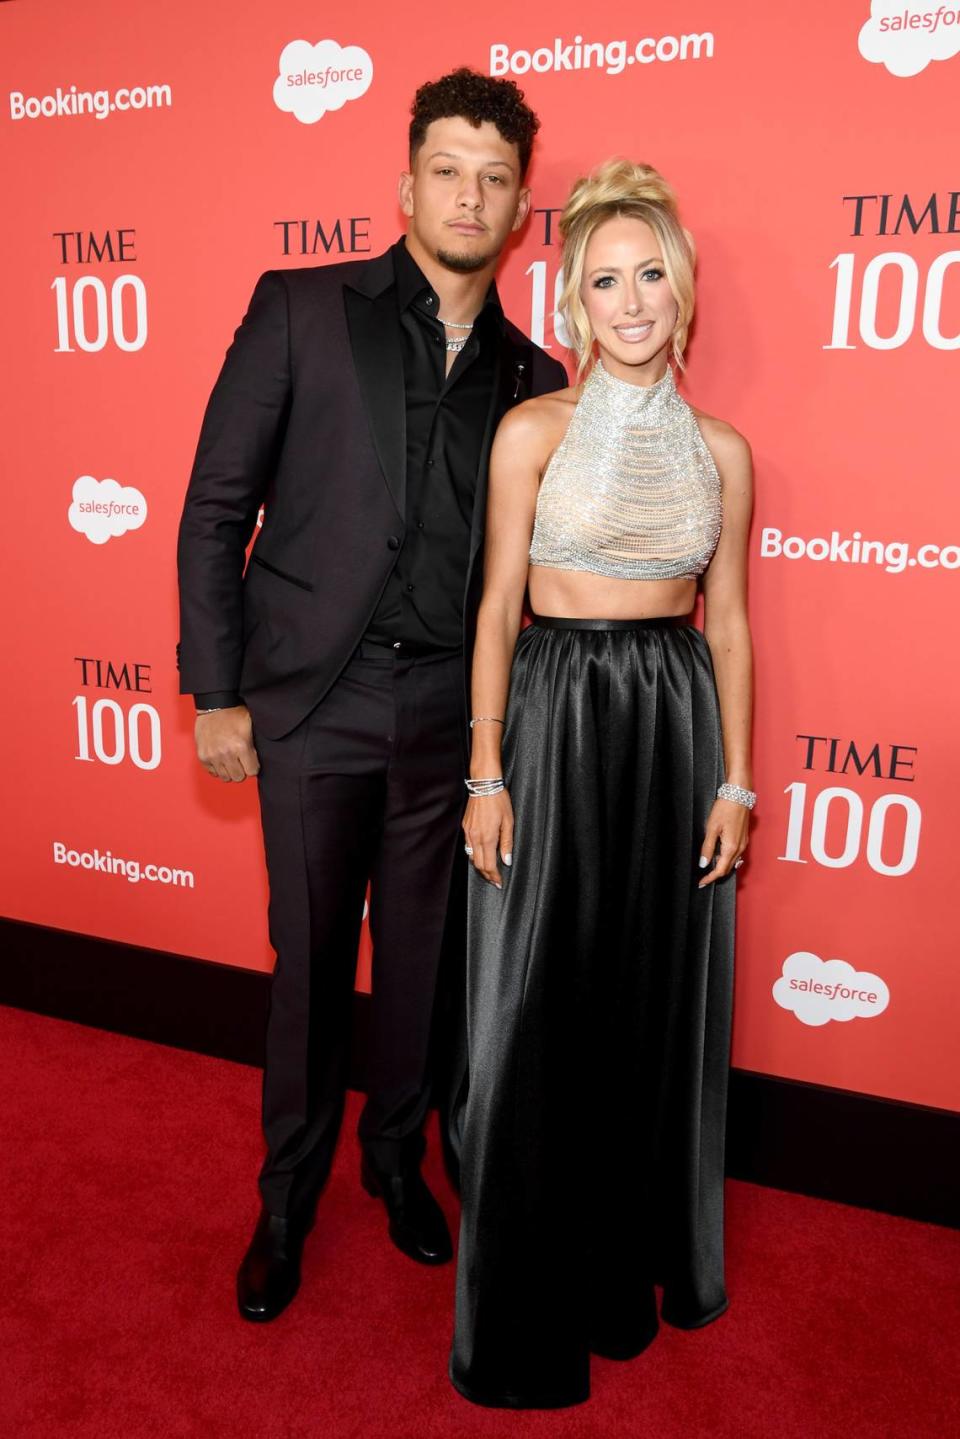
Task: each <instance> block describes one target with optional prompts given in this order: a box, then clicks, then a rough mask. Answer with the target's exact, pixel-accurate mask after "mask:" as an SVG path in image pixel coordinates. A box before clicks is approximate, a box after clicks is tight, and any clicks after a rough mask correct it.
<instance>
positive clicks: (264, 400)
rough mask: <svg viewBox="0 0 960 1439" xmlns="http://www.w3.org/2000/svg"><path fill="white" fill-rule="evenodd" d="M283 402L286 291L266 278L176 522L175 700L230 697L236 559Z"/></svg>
mask: <svg viewBox="0 0 960 1439" xmlns="http://www.w3.org/2000/svg"><path fill="white" fill-rule="evenodd" d="M290 394H291V373H290V324H289V310H288V299H287V287H286V285H285V283H284V280H283V276H282V274H281V273H280V272H278V271H276V270H274V271H268V272H267V273H266V274H265V275H262V276H261V277H260V279H259V280H258V281H257V285H256V288H255V290H254V292H253V297H252V299H251V301H250V306H249V309H248V310H247V313H246V315H245V316H244V319H243V322H242V324H241V325H240V328H239V329H238V330H237V332H236V335H235V336H234V340H233V344H232V345H231V346H230V349H229V350H228V351H227V356H226V359H225V360H224V363H223V369H222V370H221V371H220V376H219V378H218V380H217V383H216V385H215V386H214V389H213V393H212V395H211V396H210V401H209V404H208V405H207V409H206V414H205V415H204V419H203V426H202V428H201V431H200V441H199V444H198V446H197V455H196V459H195V461H194V465H193V473H192V474H191V476H190V484H189V486H188V489H187V497H186V501H185V503H184V507H183V515H182V517H181V520H180V534H179V540H178V544H177V569H178V574H179V582H180V643H179V645H178V646H177V655H178V664H179V668H180V692H181V694H188V693H197V692H207V693H209V692H211V691H229V692H236V691H237V689H238V686H239V682H240V666H241V661H242V657H243V567H244V558H245V554H246V547H247V545H248V544H249V541H250V537H251V535H252V534H253V530H254V526H255V525H256V520H257V513H258V511H259V508H260V505H261V504H262V503H263V500H264V497H265V495H266V492H267V488H268V486H269V483H270V479H271V476H272V474H273V468H274V464H275V461H276V457H277V454H278V452H279V449H280V446H281V444H282V442H283V434H284V429H285V426H286V419H287V413H288V409H289V404H290Z"/></svg>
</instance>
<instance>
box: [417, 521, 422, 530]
mask: <svg viewBox="0 0 960 1439" xmlns="http://www.w3.org/2000/svg"><path fill="white" fill-rule="evenodd" d="M417 529H418V530H422V529H423V520H417Z"/></svg>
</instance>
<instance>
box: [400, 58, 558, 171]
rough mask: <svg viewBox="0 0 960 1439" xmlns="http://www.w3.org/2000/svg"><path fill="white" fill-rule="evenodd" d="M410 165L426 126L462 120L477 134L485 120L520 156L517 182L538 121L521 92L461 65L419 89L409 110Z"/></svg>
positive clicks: (508, 82) (512, 84)
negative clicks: (436, 122)
mask: <svg viewBox="0 0 960 1439" xmlns="http://www.w3.org/2000/svg"><path fill="white" fill-rule="evenodd" d="M410 113H411V115H412V116H413V119H412V120H411V121H410V164H411V165H412V164H413V162H414V160H415V159H416V156H417V151H418V150H419V149H420V146H421V145H422V144H423V142H424V140H425V139H426V136H427V126H428V125H430V124H431V123H432V122H433V121H434V120H449V119H453V118H454V117H458V118H459V117H462V118H463V119H464V120H469V122H470V124H471V125H473V127H474V128H475V129H477V130H479V128H480V126H481V125H482V124H483V122H484V121H485V120H489V122H490V124H491V125H495V126H496V127H497V129H498V130H499V132H500V134H501V135H502V136H503V138H504V140H506V141H507V143H508V144H510V145H516V147H517V150H518V152H519V156H520V178H521V180H522V179H523V177H524V175H525V174H526V173H527V166H528V165H529V164H530V154H531V151H532V150H533V137H534V135H536V133H537V131H538V130H539V129H540V121H539V120H538V119H537V117H536V115H535V114H534V113H533V111H532V110H531V109H530V107H529V105H525V104H524V102H523V91H522V90H521V89H520V87H519V86H518V85H517V84H515V83H514V81H513V80H494V79H493V78H492V77H491V76H489V75H481V74H480V73H479V72H478V71H476V70H470V69H468V68H467V67H466V66H465V65H462V66H461V67H460V69H459V70H452V71H451V72H450V74H449V75H442V76H441V77H440V79H439V80H430V81H428V82H427V84H426V85H421V86H420V89H419V90H418V91H417V93H416V95H415V96H414V100H413V104H412V105H411V107H410Z"/></svg>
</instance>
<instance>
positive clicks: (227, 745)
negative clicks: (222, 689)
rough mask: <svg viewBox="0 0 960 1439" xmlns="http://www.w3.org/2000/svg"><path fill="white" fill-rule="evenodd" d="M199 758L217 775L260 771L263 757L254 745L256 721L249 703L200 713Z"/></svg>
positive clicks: (233, 777)
mask: <svg viewBox="0 0 960 1439" xmlns="http://www.w3.org/2000/svg"><path fill="white" fill-rule="evenodd" d="M194 736H195V738H196V741H197V758H198V759H199V761H200V763H201V764H202V765H203V767H204V769H205V770H207V771H208V772H209V773H210V774H212V775H213V776H214V777H215V778H216V779H224V780H244V779H246V777H247V775H248V774H249V775H254V774H258V773H259V771H260V761H259V760H258V759H257V752H256V750H255V749H254V747H253V724H252V723H251V720H250V711H249V710H248V709H247V707H246V705H231V706H230V708H229V709H222V710H213V711H212V713H211V714H206V715H197V722H196V726H195V728H194Z"/></svg>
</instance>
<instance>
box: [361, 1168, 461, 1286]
mask: <svg viewBox="0 0 960 1439" xmlns="http://www.w3.org/2000/svg"><path fill="white" fill-rule="evenodd" d="M360 1183H361V1184H362V1185H363V1187H364V1189H365V1190H366V1191H367V1193H368V1194H372V1195H373V1197H374V1198H375V1199H382V1200H383V1202H384V1204H385V1205H386V1207H387V1214H388V1215H389V1216H390V1224H389V1227H388V1233H389V1235H390V1238H391V1239H392V1240H393V1242H394V1244H395V1245H396V1246H397V1248H398V1249H399V1250H400V1251H401V1253H403V1254H406V1255H408V1256H409V1258H411V1259H416V1260H418V1261H419V1263H420V1264H446V1263H447V1262H448V1260H450V1259H452V1258H453V1245H452V1244H451V1242H450V1231H449V1229H448V1228H447V1221H446V1220H445V1219H444V1217H443V1210H442V1209H441V1208H440V1206H439V1204H438V1203H437V1201H436V1200H435V1199H434V1197H433V1195H432V1194H431V1193H430V1191H429V1189H428V1188H427V1186H426V1184H425V1183H424V1181H423V1176H422V1175H421V1173H420V1171H419V1169H408V1170H406V1171H405V1172H404V1173H403V1174H381V1173H380V1171H379V1170H377V1169H374V1167H373V1165H372V1164H371V1162H370V1160H369V1159H368V1158H367V1156H366V1155H364V1156H363V1158H362V1160H361V1161H360Z"/></svg>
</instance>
